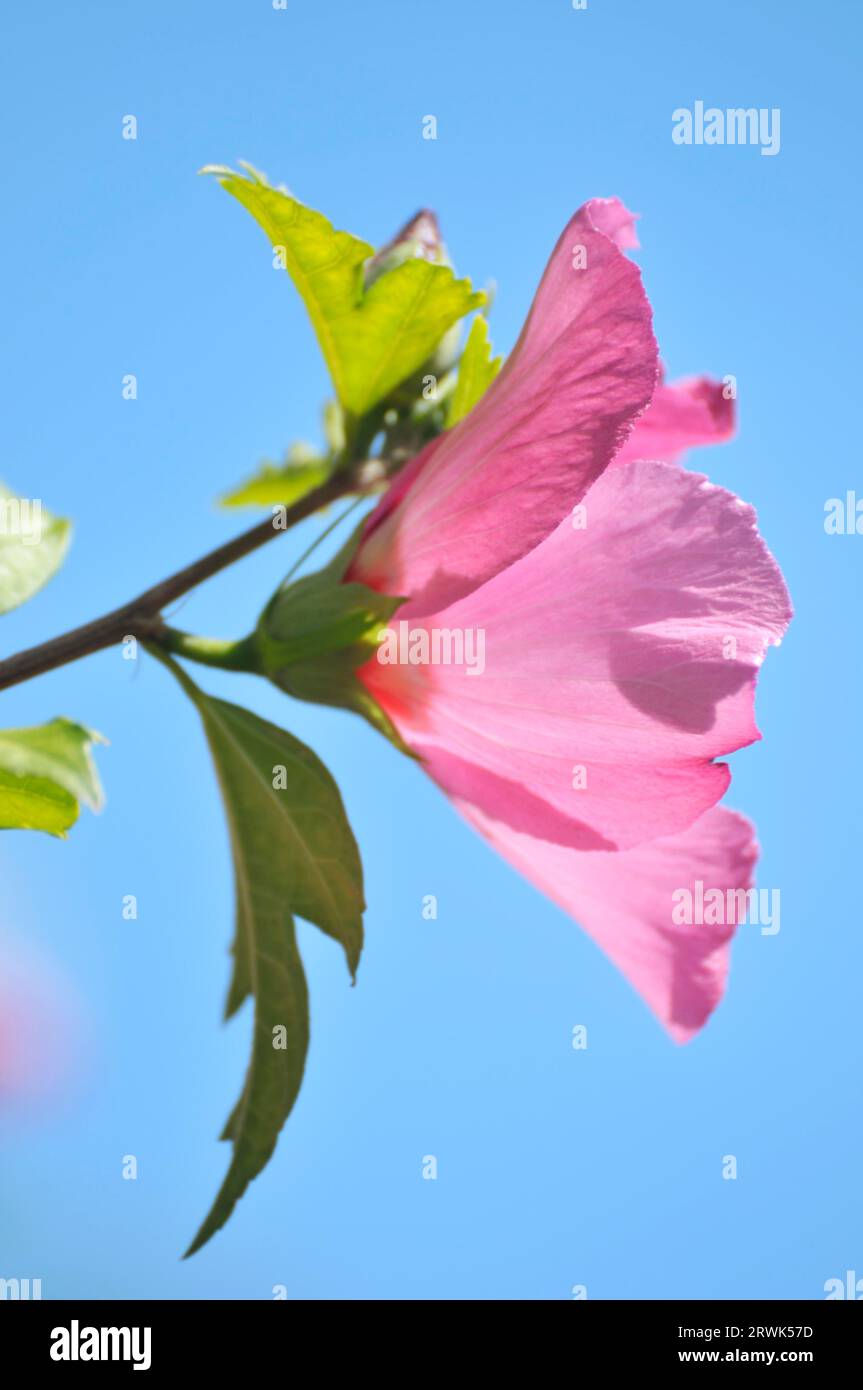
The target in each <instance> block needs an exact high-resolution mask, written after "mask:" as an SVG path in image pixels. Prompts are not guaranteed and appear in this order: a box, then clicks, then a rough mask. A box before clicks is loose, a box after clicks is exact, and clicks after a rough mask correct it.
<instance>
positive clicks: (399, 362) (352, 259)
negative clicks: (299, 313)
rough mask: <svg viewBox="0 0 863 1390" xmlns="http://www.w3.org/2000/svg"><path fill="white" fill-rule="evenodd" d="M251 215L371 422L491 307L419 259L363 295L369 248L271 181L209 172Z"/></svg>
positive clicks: (349, 398) (345, 387) (465, 284)
mask: <svg viewBox="0 0 863 1390" xmlns="http://www.w3.org/2000/svg"><path fill="white" fill-rule="evenodd" d="M202 172H204V173H213V174H215V175H216V177H217V178H218V179H219V182H220V183H221V184H222V187H223V188H225V189H227V191H228V192H229V193H231V194H233V196H234V197H235V198H236V199H237V200H238V201H239V202H240V203H242V204H243V206H244V207H245V208H246V209H247V210H248V211H249V212H250V213H251V214H252V216H253V217H254V218H255V220H256V221H257V222H258V223H259V224H260V226H261V227H262V228H263V230H264V231H265V232H266V234H267V236H268V237H269V239H270V241H271V243H272V245H273V246H274V248H277V249H280V254H281V255H282V256H283V258H284V263H285V268H286V270H287V271H288V273H289V274H290V276H291V279H292V280H293V282H294V284H295V285H296V287H297V290H298V291H299V293H300V295H301V297H302V300H303V303H304V304H305V306H306V309H307V311H308V314H309V317H310V319H311V321H312V325H313V327H314V329H315V333H316V334H317V338H318V342H319V343H320V345H321V350H322V352H323V354H324V357H325V359H326V362H327V366H328V367H329V370H330V375H331V376H332V379H333V385H334V386H335V388H336V394H337V396H338V398H339V401H340V402H341V404H342V405H343V406H344V407H345V409H346V410H348V411H350V412H351V414H353V415H354V416H361V415H365V414H366V413H367V412H368V411H369V410H371V408H372V407H373V406H375V405H377V404H378V403H379V402H380V401H383V400H385V399H386V398H387V397H388V396H389V395H390V394H391V392H392V391H393V390H394V389H395V387H397V386H398V385H399V384H400V383H401V382H403V381H404V380H405V379H406V378H407V377H409V376H411V375H412V374H413V373H414V372H416V371H418V369H419V368H420V367H421V366H422V365H423V363H424V362H426V361H427V360H428V359H429V358H430V357H431V355H432V354H433V352H434V350H435V348H436V347H437V345H438V343H439V342H440V340H441V338H442V337H443V335H444V334H445V333H446V331H447V329H449V328H451V327H452V325H453V324H454V323H456V322H457V321H458V320H459V319H460V318H463V317H464V315H465V314H468V313H470V312H471V310H472V309H475V308H477V307H478V306H479V305H480V304H482V303H483V302H484V295H483V294H482V293H475V292H474V291H473V290H472V288H471V285H470V281H468V280H457V279H456V277H455V275H454V274H453V271H452V269H451V268H450V267H449V266H447V265H443V264H433V263H432V262H430V261H427V260H424V259H422V258H420V257H417V258H414V259H410V260H406V261H404V262H403V263H402V264H400V265H397V266H395V267H394V268H393V269H391V270H388V271H386V273H384V274H382V275H380V276H379V277H378V278H377V279H376V280H374V282H373V283H372V284H371V285H370V286H369V287H368V288H365V286H364V266H365V264H366V262H367V261H368V260H370V258H371V257H372V255H373V254H374V248H373V247H371V246H370V245H369V244H368V242H365V241H361V240H360V239H359V238H358V237H354V236H351V235H350V234H349V233H348V232H340V231H337V230H336V229H335V228H334V227H333V226H332V224H331V223H330V222H328V221H327V219H326V218H325V217H324V216H323V215H322V214H321V213H319V212H315V211H314V209H313V208H309V207H306V206H305V205H304V204H303V203H300V202H298V200H297V199H296V198H293V197H292V196H291V194H290V193H288V192H287V191H286V190H284V189H277V188H271V187H270V186H269V184H267V183H266V182H264V181H262V180H263V176H262V175H259V174H256V173H253V174H251V176H248V177H247V176H244V175H242V174H237V173H234V172H233V171H232V170H230V169H226V168H223V167H220V166H209V167H208V168H207V169H205V170H203V171H202Z"/></svg>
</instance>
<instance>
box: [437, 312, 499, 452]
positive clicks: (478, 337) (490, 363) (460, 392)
mask: <svg viewBox="0 0 863 1390" xmlns="http://www.w3.org/2000/svg"><path fill="white" fill-rule="evenodd" d="M502 363H503V358H502V357H495V358H492V355H491V343H490V342H489V337H488V320H487V319H486V318H484V317H483V315H481V314H480V315H478V316H477V317H476V318H475V319H474V321H473V323H472V324H471V329H470V333H469V334H468V338H467V342H466V343H465V345H464V352H463V353H462V355H461V362H460V364H459V372H458V380H457V382H456V387H455V391H454V392H453V394H452V396H451V397H450V403H449V411H448V414H447V427H448V428H449V429H451V428H452V426H453V425H457V424H458V422H459V420H463V419H464V417H465V415H467V414H469V413H470V411H471V410H473V408H474V406H475V405H476V403H477V401H479V400H480V399H481V398H482V397H483V396H484V395H485V393H486V391H487V390H488V388H489V387H490V386H491V383H492V382H493V381H494V379H495V377H496V376H497V374H498V372H499V371H500V369H501V365H502Z"/></svg>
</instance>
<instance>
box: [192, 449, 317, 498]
mask: <svg viewBox="0 0 863 1390" xmlns="http://www.w3.org/2000/svg"><path fill="white" fill-rule="evenodd" d="M331 472H332V463H331V462H330V460H329V459H328V458H326V457H322V456H321V455H320V454H316V453H315V452H314V450H312V449H310V448H309V447H308V446H307V445H297V444H295V445H293V446H292V448H291V449H289V450H288V454H287V457H286V459H285V462H284V463H283V464H275V463H269V462H265V463H264V464H263V465H262V466H261V468H260V469H259V470H258V472H257V473H255V474H253V475H252V477H251V478H247V479H246V481H245V482H244V483H241V484H240V485H239V487H236V488H234V489H233V491H231V492H228V493H225V495H224V496H223V497H221V498H220V499H219V501H220V503H221V505H222V506H223V507H272V506H277V505H279V504H281V505H282V506H285V507H290V506H291V505H292V503H294V502H299V500H300V498H301V497H305V495H306V493H307V492H311V491H312V489H313V488H316V487H319V486H320V484H321V483H325V482H326V480H327V478H328V477H329V476H330V473H331Z"/></svg>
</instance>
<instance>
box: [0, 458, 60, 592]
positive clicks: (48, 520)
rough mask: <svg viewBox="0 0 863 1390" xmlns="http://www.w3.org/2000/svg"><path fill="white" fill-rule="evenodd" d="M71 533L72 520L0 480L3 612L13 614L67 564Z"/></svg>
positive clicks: (0, 557)
mask: <svg viewBox="0 0 863 1390" xmlns="http://www.w3.org/2000/svg"><path fill="white" fill-rule="evenodd" d="M70 535H71V526H70V523H69V522H68V521H64V520H63V519H62V518H60V517H56V516H52V515H51V513H50V512H49V511H46V509H45V508H44V507H43V506H42V504H41V502H40V501H39V500H38V499H31V498H22V497H17V496H16V495H15V493H14V492H10V491H9V489H8V488H7V487H5V486H4V485H3V484H2V483H0V613H10V612H11V611H12V609H13V608H18V607H19V606H20V604H22V603H26V601H27V599H29V598H32V597H33V595H34V594H36V593H38V592H39V590H40V589H41V588H42V587H43V586H44V585H45V584H47V583H48V580H49V579H50V578H51V576H52V575H53V574H54V573H55V572H56V570H58V569H59V568H60V565H61V564H62V563H63V558H64V556H65V554H66V551H67V550H68V548H69V538H70Z"/></svg>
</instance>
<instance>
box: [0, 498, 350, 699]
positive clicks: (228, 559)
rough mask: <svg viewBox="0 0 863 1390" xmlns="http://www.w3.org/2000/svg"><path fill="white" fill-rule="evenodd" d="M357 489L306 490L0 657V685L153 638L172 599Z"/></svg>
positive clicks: (18, 681) (17, 681) (3, 687)
mask: <svg viewBox="0 0 863 1390" xmlns="http://www.w3.org/2000/svg"><path fill="white" fill-rule="evenodd" d="M357 490H358V484H357V479H356V477H355V476H354V475H353V474H346V473H339V474H335V475H334V476H333V477H332V478H329V479H327V481H326V482H325V483H322V484H321V485H320V487H317V488H315V489H314V490H313V491H312V492H309V493H307V494H306V496H305V497H302V498H301V499H300V500H299V502H295V503H294V504H293V506H291V507H286V508H285V509H284V511H283V512H281V513H279V515H278V517H268V518H267V520H266V521H262V522H260V523H259V524H258V525H257V526H253V527H251V529H250V530H248V531H244V532H243V534H242V535H240V536H237V537H235V539H234V540H232V541H227V542H226V543H225V545H220V546H218V547H217V549H216V550H211V551H210V553H209V554H208V555H203V556H202V557H201V559H200V560H196V561H195V562H194V564H191V565H187V566H186V568H185V569H181V570H178V571H177V572H176V574H171V575H169V576H168V578H167V579H163V580H162V581H161V583H159V584H154V585H153V587H152V588H151V589H146V590H145V591H144V593H143V594H140V595H139V596H138V598H135V599H132V601H131V603H126V604H124V605H123V606H122V608H115V609H114V610H113V612H111V613H106V614H105V615H104V616H103V617H101V618H96V619H94V621H93V622H91V623H85V624H84V625H83V627H76V628H74V629H73V630H72V631H71V632H65V633H63V635H62V636H60V637H54V638H52V639H51V641H49V642H42V643H41V644H40V645H39V646H38V647H30V648H28V649H27V650H26V651H23V652H18V653H17V655H15V656H10V657H7V658H6V660H5V661H0V690H8V689H9V687H10V686H13V685H20V684H21V682H22V681H28V680H31V679H32V678H33V677H34V676H41V675H43V674H44V673H45V672H46V671H53V670H55V669H56V667H58V666H66V665H67V664H68V663H69V662H70V661H77V660H79V658H80V657H82V656H90V655H91V653H93V652H98V651H102V650H103V649H104V648H105V647H110V646H113V645H114V643H116V642H122V640H123V638H124V637H138V638H140V639H141V640H144V641H145V640H147V639H149V638H152V637H154V636H155V635H157V634H158V631H159V629H160V627H161V625H162V623H161V618H160V616H159V615H160V614H161V612H162V609H163V608H165V607H166V605H167V604H169V603H173V602H174V600H175V599H178V598H180V597H181V596H182V595H183V594H186V593H188V592H189V590H190V589H194V588H195V587H196V586H197V585H198V584H201V583H203V581H204V580H205V579H210V578H211V577H212V576H213V575H214V574H218V573H219V571H220V570H223V569H227V568H228V566H229V565H233V564H234V563H235V562H236V561H237V560H241V559H242V558H243V556H245V555H250V554H251V553H252V551H253V550H258V549H260V547H261V546H262V545H266V544H267V542H268V541H271V540H272V539H273V538H274V536H278V535H281V533H282V531H284V530H286V529H287V528H288V527H290V526H295V525H296V524H297V522H299V521H304V520H305V519H306V517H309V516H311V515H312V514H313V513H314V512H316V511H318V509H319V508H320V507H324V506H326V505H327V504H328V503H330V502H336V501H338V499H339V498H340V497H346V496H347V495H348V493H351V492H356V491H357ZM276 521H278V522H279V524H278V525H276V524H275V523H276Z"/></svg>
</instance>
